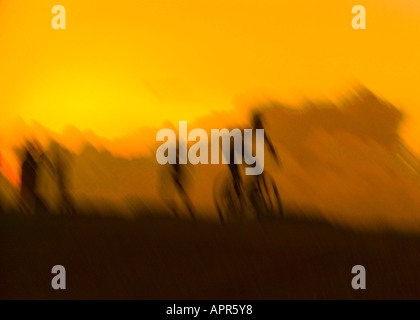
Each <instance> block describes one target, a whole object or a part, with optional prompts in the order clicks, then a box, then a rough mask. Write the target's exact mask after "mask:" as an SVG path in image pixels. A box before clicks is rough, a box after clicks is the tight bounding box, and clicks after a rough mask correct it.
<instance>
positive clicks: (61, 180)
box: [55, 146, 76, 215]
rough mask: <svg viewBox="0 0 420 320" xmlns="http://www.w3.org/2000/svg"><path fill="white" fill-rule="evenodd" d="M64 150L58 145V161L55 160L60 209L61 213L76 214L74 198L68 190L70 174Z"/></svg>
mask: <svg viewBox="0 0 420 320" xmlns="http://www.w3.org/2000/svg"><path fill="white" fill-rule="evenodd" d="M63 152H64V150H62V148H61V147H59V146H58V147H57V154H56V161H55V173H56V178H57V188H58V192H59V197H60V199H59V202H60V203H59V210H60V213H61V214H67V215H74V214H75V213H76V211H75V208H74V204H73V199H72V197H71V196H70V193H69V191H68V175H67V171H68V170H67V166H66V163H65V159H64V155H63V154H62V153H63Z"/></svg>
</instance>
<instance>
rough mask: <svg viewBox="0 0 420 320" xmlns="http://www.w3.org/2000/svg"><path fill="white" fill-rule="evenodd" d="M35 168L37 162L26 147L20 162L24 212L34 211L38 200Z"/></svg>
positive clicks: (36, 167)
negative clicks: (23, 157)
mask: <svg viewBox="0 0 420 320" xmlns="http://www.w3.org/2000/svg"><path fill="white" fill-rule="evenodd" d="M37 170H38V163H37V161H36V160H35V159H34V157H33V155H32V152H31V151H30V150H29V148H28V149H26V150H25V159H24V161H23V163H22V176H21V187H20V195H21V198H22V207H23V208H22V209H23V210H24V211H25V212H26V213H31V214H34V213H36V211H37V206H38V202H39V198H38V195H37V193H36V180H37Z"/></svg>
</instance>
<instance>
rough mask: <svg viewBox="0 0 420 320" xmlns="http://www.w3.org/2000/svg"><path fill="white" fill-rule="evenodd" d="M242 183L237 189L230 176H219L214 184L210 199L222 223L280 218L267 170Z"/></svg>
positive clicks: (276, 193) (279, 205) (276, 195)
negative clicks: (249, 219) (212, 200)
mask: <svg viewBox="0 0 420 320" xmlns="http://www.w3.org/2000/svg"><path fill="white" fill-rule="evenodd" d="M249 180H250V181H249V182H248V183H244V182H242V183H241V185H240V188H239V191H238V187H237V186H236V187H235V181H234V179H233V178H232V177H231V176H219V177H218V179H216V183H215V184H214V191H213V198H214V203H215V207H216V210H217V213H218V215H219V218H220V220H221V222H222V223H224V222H225V221H226V220H227V221H231V222H233V221H243V220H244V219H246V218H249V217H251V218H252V217H254V218H257V219H261V218H263V217H274V216H278V217H282V216H283V207H282V202H281V198H280V194H279V191H278V188H277V185H276V182H275V181H274V179H273V177H272V176H271V175H270V174H269V173H268V172H265V171H264V172H263V173H262V174H260V175H258V176H253V177H252V178H250V179H249Z"/></svg>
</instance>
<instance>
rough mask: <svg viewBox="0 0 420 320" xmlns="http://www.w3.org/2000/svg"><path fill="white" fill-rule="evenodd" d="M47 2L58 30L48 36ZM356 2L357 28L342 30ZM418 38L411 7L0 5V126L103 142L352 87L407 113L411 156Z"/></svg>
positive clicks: (3, 1)
mask: <svg viewBox="0 0 420 320" xmlns="http://www.w3.org/2000/svg"><path fill="white" fill-rule="evenodd" d="M57 4H60V5H63V6H65V8H66V10H67V30H54V29H53V28H52V27H51V19H52V17H53V14H52V13H51V9H52V7H53V6H54V5H57ZM356 4H363V5H364V6H365V7H366V10H367V29H366V30H359V31H356V30H353V29H352V28H351V19H352V17H353V15H352V13H351V9H352V7H353V6H354V5H356ZM419 35H420V2H419V1H418V0H364V1H361V2H360V1H359V2H358V1H355V0H352V1H349V0H340V1H331V0H305V1H304V0H301V1H283V0H261V1H248V0H229V1H226V0H212V1H197V0H176V1H169V0H165V1H163V0H153V1H152V0H147V1H146V0H138V1H128V0H120V1H97V0H89V1H86V0H85V1H82V0H61V1H56V0H54V1H50V0H40V1H27V0H0V75H1V76H0V119H1V120H0V126H4V125H5V124H6V123H10V121H11V119H14V118H15V117H22V118H23V119H24V120H26V121H29V122H30V121H32V120H35V121H37V122H39V123H41V124H42V125H44V126H46V127H47V128H49V129H52V130H54V131H61V130H63V129H64V128H65V127H66V126H67V125H69V124H71V125H74V126H76V127H77V128H79V129H82V130H84V129H89V130H92V131H93V132H95V133H96V134H98V135H100V136H104V137H107V138H112V137H116V136H121V135H126V134H128V133H130V132H132V131H134V130H135V129H137V128H138V127H140V126H143V125H155V126H160V125H161V124H162V122H163V121H164V120H165V119H169V120H172V121H178V120H179V119H187V120H191V119H194V118H195V117H197V116H202V115H205V114H208V113H210V112H211V111H212V110H223V109H230V108H233V107H234V106H235V105H236V106H237V105H238V104H240V102H241V101H248V100H249V99H252V98H253V97H254V96H260V97H264V96H270V97H276V98H278V99H280V100H283V101H286V102H290V103H297V102H298V101H299V99H301V97H302V95H306V96H309V97H320V96H336V95H337V93H342V92H345V91H346V90H347V89H348V87H347V86H348V84H349V82H356V81H358V82H361V83H363V84H364V85H366V86H367V87H368V88H369V89H371V90H372V91H373V92H374V93H376V94H378V95H380V96H382V97H384V98H386V99H388V100H389V101H391V102H392V103H394V104H396V105H397V106H398V107H399V108H401V109H402V110H403V111H404V112H405V113H406V114H407V118H406V126H405V127H404V130H403V134H404V137H405V138H406V139H407V140H408V142H409V144H410V145H411V146H412V147H414V148H415V149H416V151H418V152H420V147H416V146H417V145H418V146H420V129H419V128H420V90H419V89H418V88H417V85H418V84H419V83H420V81H419V80H420V63H419V61H420V43H419ZM238 101H239V102H238Z"/></svg>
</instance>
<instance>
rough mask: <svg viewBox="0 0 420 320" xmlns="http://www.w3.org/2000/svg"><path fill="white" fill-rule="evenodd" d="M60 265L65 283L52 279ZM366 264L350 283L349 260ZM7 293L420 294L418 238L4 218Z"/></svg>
mask: <svg viewBox="0 0 420 320" xmlns="http://www.w3.org/2000/svg"><path fill="white" fill-rule="evenodd" d="M58 264H59V265H63V266H64V267H65V268H66V272H67V290H65V291H63V290H61V291H55V290H53V289H52V288H51V279H52V278H53V275H52V274H51V269H52V267H53V266H54V265H58ZM358 264H361V265H363V266H365V267H366V270H367V290H364V291H362V290H357V291H356V290H353V289H352V287H351V279H352V277H353V275H352V274H351V269H352V267H353V266H354V265H358ZM0 298H1V299H15V298H18V299H296V298H297V299H302V298H303V299H328V298H333V299H367V298H384V299H394V298H395V299H402V298H417V299H419V298H420V237H416V236H404V235H396V234H392V233H387V234H377V233H376V234H374V233H371V234H366V233H365V234H361V233H356V232H352V231H348V230H344V229H339V228H334V227H332V226H329V225H328V224H323V223H319V222H310V221H294V220H267V221H263V222H261V223H258V222H249V223H245V224H234V225H233V224H232V225H220V224H216V223H214V224H212V223H205V222H192V221H182V220H174V219H169V218H158V217H155V218H153V217H149V218H141V219H138V220H136V221H127V220H124V219H118V218H105V217H88V216H78V217H45V218H28V217H26V218H24V217H22V218H11V217H7V216H6V217H3V218H2V219H1V223H0Z"/></svg>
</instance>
